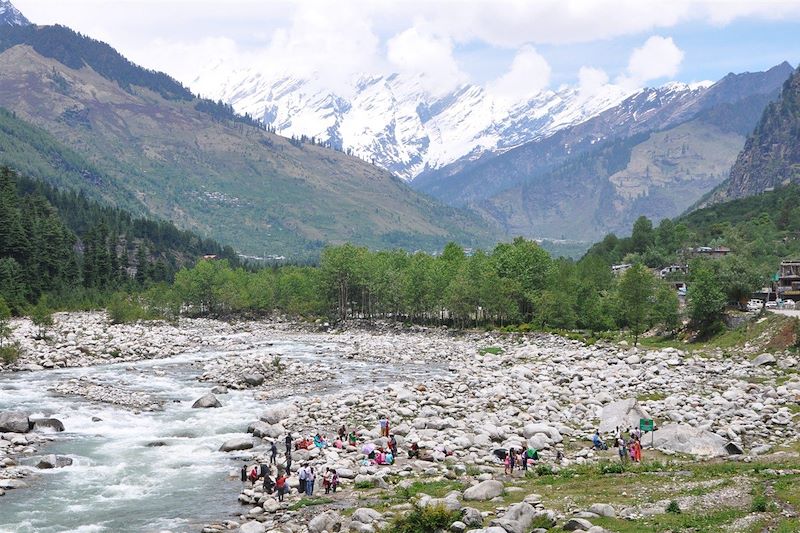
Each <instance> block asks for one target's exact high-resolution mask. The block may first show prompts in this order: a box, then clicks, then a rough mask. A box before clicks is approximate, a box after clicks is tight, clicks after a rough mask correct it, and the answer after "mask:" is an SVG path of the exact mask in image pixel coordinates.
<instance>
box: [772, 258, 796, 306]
mask: <svg viewBox="0 0 800 533" xmlns="http://www.w3.org/2000/svg"><path fill="white" fill-rule="evenodd" d="M775 292H777V293H778V298H780V299H781V300H787V299H789V300H795V301H798V300H800V261H781V268H780V270H779V271H778V280H777V281H776V282H775Z"/></svg>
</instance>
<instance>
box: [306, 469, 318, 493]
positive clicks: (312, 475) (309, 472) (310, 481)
mask: <svg viewBox="0 0 800 533" xmlns="http://www.w3.org/2000/svg"><path fill="white" fill-rule="evenodd" d="M316 477H317V473H316V472H315V471H314V467H313V466H309V467H307V468H306V495H307V496H309V497H310V496H313V495H314V480H315V479H316Z"/></svg>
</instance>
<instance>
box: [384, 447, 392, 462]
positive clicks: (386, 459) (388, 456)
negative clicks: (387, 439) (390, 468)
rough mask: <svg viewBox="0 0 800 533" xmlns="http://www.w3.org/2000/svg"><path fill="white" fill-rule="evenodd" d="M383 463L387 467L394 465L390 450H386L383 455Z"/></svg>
mask: <svg viewBox="0 0 800 533" xmlns="http://www.w3.org/2000/svg"><path fill="white" fill-rule="evenodd" d="M383 461H384V463H385V464H387V465H392V464H394V454H393V453H392V451H391V450H388V451H387V452H386V453H385V454H383Z"/></svg>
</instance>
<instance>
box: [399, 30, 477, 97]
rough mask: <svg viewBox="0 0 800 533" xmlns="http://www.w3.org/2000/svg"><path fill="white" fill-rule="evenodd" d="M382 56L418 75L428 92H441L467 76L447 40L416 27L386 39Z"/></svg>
mask: <svg viewBox="0 0 800 533" xmlns="http://www.w3.org/2000/svg"><path fill="white" fill-rule="evenodd" d="M386 57H387V59H388V60H389V63H390V64H391V65H392V67H394V68H395V69H396V70H399V71H400V72H404V73H409V74H412V75H414V74H421V75H422V76H421V78H420V79H421V80H422V82H423V84H424V87H425V88H426V89H427V90H429V91H433V92H444V91H447V90H448V89H452V88H454V87H456V86H457V85H459V84H461V83H463V82H464V81H466V79H467V77H466V75H465V74H464V73H463V72H462V71H461V69H460V68H459V67H458V63H457V62H456V60H455V58H454V57H453V43H452V42H451V41H450V39H448V38H446V37H441V36H438V35H434V34H433V33H430V32H428V31H426V30H425V29H421V28H418V27H417V26H412V27H411V28H408V29H407V30H405V31H403V32H402V33H399V34H397V35H395V36H394V37H392V38H391V39H389V41H388V42H387V43H386Z"/></svg>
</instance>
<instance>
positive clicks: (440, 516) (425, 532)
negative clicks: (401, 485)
mask: <svg viewBox="0 0 800 533" xmlns="http://www.w3.org/2000/svg"><path fill="white" fill-rule="evenodd" d="M459 518H461V514H460V513H459V512H458V511H448V510H447V509H445V508H444V506H441V505H439V506H431V507H423V508H419V507H418V508H416V509H414V510H412V511H411V512H409V513H407V514H405V515H403V516H398V517H397V518H395V519H394V520H393V521H392V522H391V524H389V527H388V528H387V529H386V531H387V532H388V533H431V531H437V530H440V529H445V530H446V529H448V528H449V527H450V524H452V523H453V522H455V521H457V520H458V519H459Z"/></svg>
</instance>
